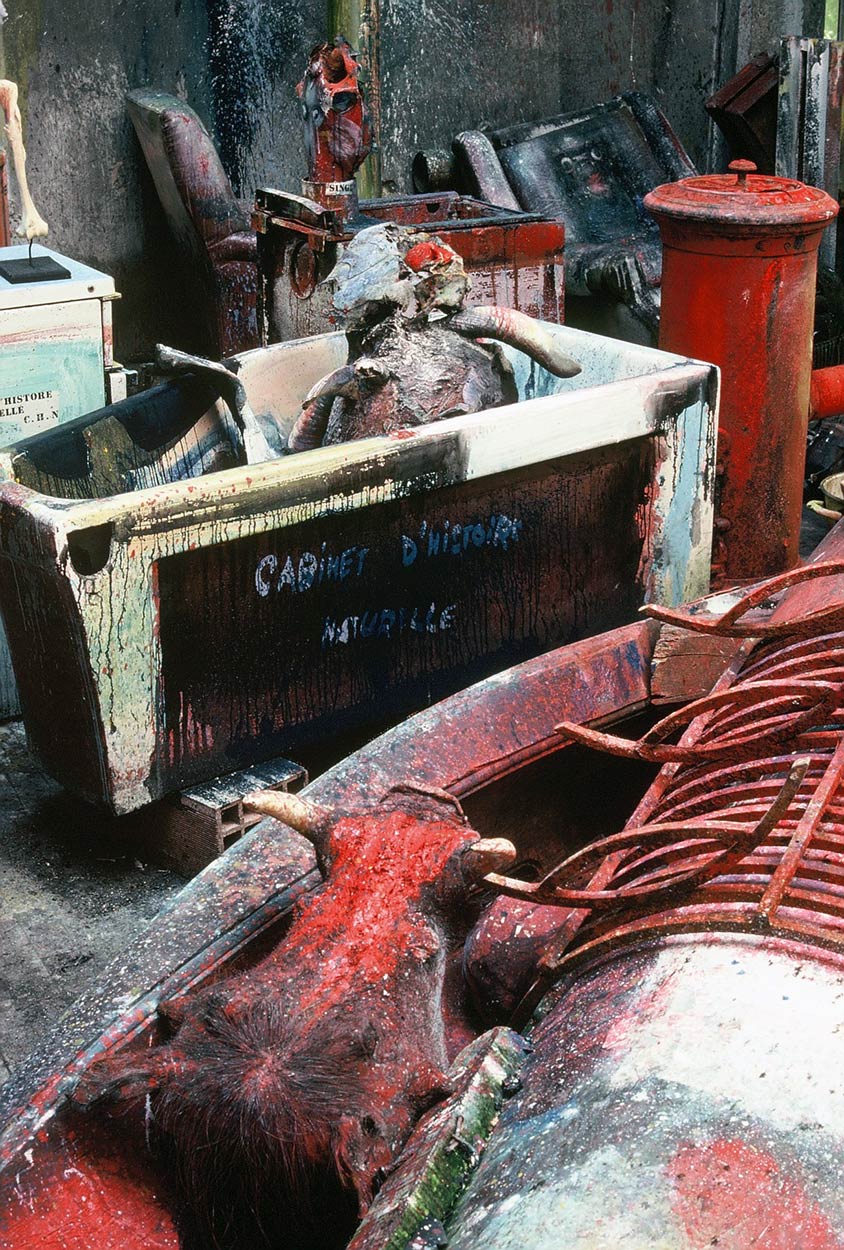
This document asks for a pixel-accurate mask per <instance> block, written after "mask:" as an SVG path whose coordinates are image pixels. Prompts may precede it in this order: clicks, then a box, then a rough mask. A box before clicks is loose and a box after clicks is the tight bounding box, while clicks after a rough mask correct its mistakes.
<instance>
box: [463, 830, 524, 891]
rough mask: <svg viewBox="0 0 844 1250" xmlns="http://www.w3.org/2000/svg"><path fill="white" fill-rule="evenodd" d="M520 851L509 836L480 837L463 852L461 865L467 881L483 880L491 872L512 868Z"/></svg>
mask: <svg viewBox="0 0 844 1250" xmlns="http://www.w3.org/2000/svg"><path fill="white" fill-rule="evenodd" d="M517 855H518V851H517V850H516V847H515V846H514V844H513V843H512V842H511V841H510V839H509V838H479V839H478V841H477V842H472V843H471V845H469V846H467V847H466V850H465V851H464V852H463V855H462V858H461V861H460V867H461V870H462V872H463V878H464V880H465V881H467V882H469V883H472V882H481V881H482V880H483V878H484V877H485V876H486V875H487V873H489V872H497V871H499V869H502V868H511V867H512V866H513V864H514V863H515V862H516V857H517Z"/></svg>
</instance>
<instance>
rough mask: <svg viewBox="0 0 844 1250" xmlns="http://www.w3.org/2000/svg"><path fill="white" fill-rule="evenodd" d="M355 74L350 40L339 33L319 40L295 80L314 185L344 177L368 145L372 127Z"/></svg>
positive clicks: (350, 173)
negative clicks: (328, 40)
mask: <svg viewBox="0 0 844 1250" xmlns="http://www.w3.org/2000/svg"><path fill="white" fill-rule="evenodd" d="M358 73H359V69H358V63H357V59H356V57H355V54H354V53H353V52H352V48H351V45H350V44H349V43H348V41H347V40H346V39H343V38H342V36H338V37H337V38H336V39H335V40H334V43H333V44H329V43H321V44H318V45H317V46H316V47H315V48H314V49H313V51H312V52H311V55H310V57H309V59H308V65H307V68H306V69H305V75H304V77H303V79H302V81H301V82H300V83H298V84H297V87H296V93H297V95H298V96H299V103H300V105H301V109H302V121H303V123H304V131H305V155H306V158H307V162H308V179H309V181H310V182H311V183H312V184H315V183H321V184H328V183H342V182H348V181H349V179H351V178H353V177H354V175H355V172H356V171H357V170H358V168H359V167H360V166H361V164H362V163H363V161H364V160H365V159H366V157H367V155H368V153H369V151H370V149H371V148H372V128H371V126H370V121H369V114H368V112H367V108H366V104H365V102H364V98H363V93H362V91H361V90H360V87H359V86H358Z"/></svg>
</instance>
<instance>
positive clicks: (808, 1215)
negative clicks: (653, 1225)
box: [667, 1138, 844, 1250]
mask: <svg viewBox="0 0 844 1250" xmlns="http://www.w3.org/2000/svg"><path fill="white" fill-rule="evenodd" d="M667 1173H668V1175H669V1177H671V1179H672V1180H673V1181H674V1183H675V1186H676V1188H675V1194H674V1202H673V1206H674V1211H675V1213H676V1215H677V1216H678V1218H679V1219H680V1220H681V1221H682V1223H683V1225H684V1227H685V1230H686V1234H687V1236H688V1238H689V1244H690V1245H691V1246H695V1247H697V1246H710V1245H717V1246H719V1247H721V1250H841V1248H842V1247H844V1240H843V1239H842V1237H841V1236H839V1235H838V1234H837V1233H836V1231H835V1229H834V1228H833V1227H832V1225H831V1223H830V1221H829V1219H828V1218H827V1216H826V1215H825V1214H824V1213H823V1211H822V1210H821V1208H820V1207H819V1206H818V1204H817V1203H816V1202H815V1201H814V1200H813V1199H812V1198H811V1197H809V1195H808V1194H807V1193H806V1191H805V1189H804V1187H803V1185H802V1184H801V1183H800V1182H799V1180H796V1179H794V1177H793V1176H786V1175H784V1174H783V1173H782V1172H781V1171H780V1168H779V1165H778V1163H777V1161H776V1160H775V1159H774V1157H773V1156H772V1155H769V1154H766V1153H765V1152H764V1151H761V1150H756V1149H754V1148H753V1147H752V1146H749V1145H748V1144H747V1142H744V1141H740V1140H738V1139H730V1138H721V1139H720V1140H717V1141H713V1142H707V1143H705V1144H703V1145H700V1144H697V1143H691V1142H689V1143H687V1144H685V1145H683V1146H681V1147H680V1149H679V1150H678V1151H677V1154H676V1155H675V1157H674V1159H673V1161H672V1162H671V1163H670V1164H669V1166H668V1168H667Z"/></svg>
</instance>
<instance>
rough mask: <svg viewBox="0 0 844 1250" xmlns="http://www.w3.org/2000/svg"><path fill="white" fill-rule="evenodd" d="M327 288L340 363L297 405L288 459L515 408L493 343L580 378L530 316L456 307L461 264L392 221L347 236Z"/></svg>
mask: <svg viewBox="0 0 844 1250" xmlns="http://www.w3.org/2000/svg"><path fill="white" fill-rule="evenodd" d="M331 280H332V281H334V282H335V283H336V293H335V296H334V306H335V308H336V310H337V312H338V313H339V314H340V316H341V317H342V318H343V319H344V320H345V322H346V337H347V338H348V341H349V363H348V364H347V365H344V366H343V367H342V368H340V369H336V370H335V371H334V372H333V373H330V374H328V375H327V377H324V378H323V379H322V380H321V381H320V382H318V383H317V384H316V386H315V387H313V389H312V390H311V391H310V392H309V394H308V395H307V396H306V397H305V401H304V404H303V406H302V413H301V415H300V417H299V419H298V420H297V422H296V424H295V425H294V427H293V429H292V431H291V433H290V438H289V440H288V451H292V452H295V451H307V450H309V449H311V448H313V447H319V446H325V445H328V444H334V443H345V442H349V441H350V440H352V439H356V438H368V437H371V436H373V435H376V434H389V433H391V432H393V431H395V430H399V429H406V428H408V427H410V428H412V427H414V426H420V425H427V424H429V423H430V422H431V421H441V420H442V419H443V418H445V417H452V416H457V415H459V414H462V413H469V412H480V411H481V410H483V409H486V408H495V407H498V406H500V405H502V404H509V403H515V402H516V400H517V399H518V394H517V391H516V384H515V381H514V378H513V371H512V369H511V367H510V365H509V362H508V361H507V359H506V357H505V356H504V353H503V352H502V350H501V348H500V347H499V346H498V343H499V342H503V343H507V344H508V345H509V346H511V347H516V348H518V349H519V350H520V351H523V352H525V353H526V354H527V355H528V356H531V357H532V358H533V359H534V360H536V361H537V362H538V363H539V364H540V365H542V367H543V368H545V369H547V370H548V371H549V372H551V373H554V374H556V375H557V377H563V378H566V377H572V376H574V374H576V373H579V372H580V365H579V364H578V363H577V361H575V360H572V359H571V357H569V356H567V355H565V353H564V352H562V351H561V350H560V348H559V346H558V345H557V343H556V341H555V339H554V338H553V337H552V335H551V334H549V333H548V331H547V330H545V329H544V327H543V326H542V325H540V323H539V322H538V321H535V320H534V319H533V318H532V317H528V316H526V315H525V314H524V313H520V312H517V311H516V310H515V309H512V308H496V307H489V308H468V309H464V308H463V303H464V300H465V297H466V293H467V291H468V289H469V279H468V277H467V275H466V272H465V270H464V268H463V262H462V260H461V259H460V257H459V256H458V255H457V253H456V252H454V251H453V250H452V249H451V248H450V247H448V246H447V245H446V244H444V243H443V242H441V240H439V239H438V238H436V237H435V236H431V237H426V236H424V235H422V236H420V235H419V234H418V233H412V232H411V231H409V230H405V229H403V228H402V227H400V226H397V225H395V224H393V223H388V224H386V225H378V226H370V227H369V228H368V229H366V230H361V231H360V232H359V233H358V234H357V235H355V237H354V239H353V240H352V242H351V243H350V244H349V246H348V248H347V249H346V251H345V253H344V254H343V256H342V258H341V259H340V261H339V262H338V264H337V265H336V267H335V269H334V271H333V273H332V274H331ZM481 339H484V340H489V339H493V340H497V342H492V343H490V342H480V341H479V340H481Z"/></svg>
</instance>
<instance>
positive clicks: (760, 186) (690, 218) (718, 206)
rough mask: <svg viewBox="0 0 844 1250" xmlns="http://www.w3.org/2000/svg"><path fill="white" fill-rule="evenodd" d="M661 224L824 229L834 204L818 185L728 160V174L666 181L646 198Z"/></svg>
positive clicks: (720, 230) (738, 230)
mask: <svg viewBox="0 0 844 1250" xmlns="http://www.w3.org/2000/svg"><path fill="white" fill-rule="evenodd" d="M645 207H646V208H647V209H648V210H649V211H650V212H652V213H653V214H654V216H655V217H656V218H657V220H659V221H660V222H662V221H663V220H665V219H666V218H667V219H670V220H674V221H677V222H678V223H679V222H681V221H687V222H700V223H702V224H704V225H706V226H709V227H710V229H711V230H713V231H714V232H717V233H719V234H721V233H732V232H736V233H742V234H743V233H745V232H746V233H753V234H756V233H764V234H769V233H770V234H779V233H781V232H782V233H791V232H793V231H795V230H798V231H799V230H801V229H805V228H806V227H808V228H809V229H810V230H811V229H813V228H814V229H822V228H823V227H824V226H825V225H826V224H827V222H830V221H832V219H833V217H834V216H835V214H836V213H837V212H838V205H837V204H836V203H835V200H833V199H832V197H831V196H829V195H827V193H826V192H825V191H822V190H821V189H820V188H819V187H809V186H806V184H805V183H803V182H797V181H795V179H793V178H775V177H773V176H772V175H770V174H759V173H757V172H756V166H755V165H754V164H753V162H752V161H732V163H731V164H730V166H729V173H726V174H703V175H702V176H701V177H697V178H683V179H682V180H681V181H680V182H666V183H663V185H662V186H660V187H657V188H656V189H655V190H653V191H651V192H650V194H649V195H646V196H645Z"/></svg>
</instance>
